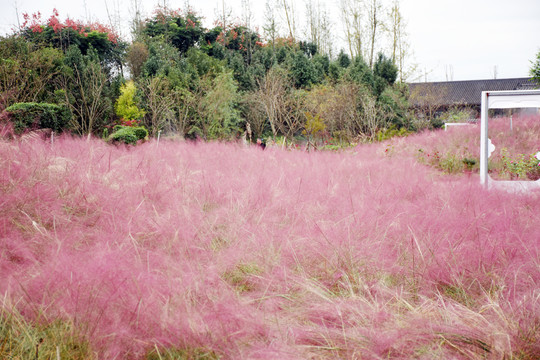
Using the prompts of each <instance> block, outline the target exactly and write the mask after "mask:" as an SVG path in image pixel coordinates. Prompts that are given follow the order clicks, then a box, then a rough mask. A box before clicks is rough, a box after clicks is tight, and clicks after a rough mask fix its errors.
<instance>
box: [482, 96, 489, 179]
mask: <svg viewBox="0 0 540 360" xmlns="http://www.w3.org/2000/svg"><path fill="white" fill-rule="evenodd" d="M488 110H489V105H488V93H487V91H483V92H482V103H481V108H480V114H481V115H480V184H482V185H484V186H486V187H487V179H488Z"/></svg>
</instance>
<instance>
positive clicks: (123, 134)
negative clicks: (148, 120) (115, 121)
mask: <svg viewBox="0 0 540 360" xmlns="http://www.w3.org/2000/svg"><path fill="white" fill-rule="evenodd" d="M113 130H114V133H113V134H112V135H111V137H110V139H111V140H112V141H121V142H123V143H125V144H136V143H137V141H138V140H143V139H145V138H146V137H147V136H148V130H146V128H145V127H144V126H137V127H131V126H122V125H116V126H114V128H113Z"/></svg>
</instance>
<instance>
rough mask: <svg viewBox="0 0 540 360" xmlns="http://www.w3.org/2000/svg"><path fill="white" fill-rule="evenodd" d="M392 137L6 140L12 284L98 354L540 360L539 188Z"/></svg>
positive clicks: (5, 265) (4, 242)
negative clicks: (492, 182)
mask: <svg viewBox="0 0 540 360" xmlns="http://www.w3.org/2000/svg"><path fill="white" fill-rule="evenodd" d="M418 136H419V137H418V138H417V139H416V140H414V141H420V142H421V141H424V142H425V143H426V144H428V145H429V144H430V142H431V141H434V140H433V138H432V136H433V135H432V134H424V135H418ZM405 141H409V140H405ZM410 141H413V140H410ZM387 146H388V145H387V144H381V145H370V146H364V147H358V148H356V149H354V151H350V152H343V153H327V152H316V153H304V152H288V151H281V150H278V149H274V148H268V149H267V150H265V151H262V150H260V149H259V148H256V147H252V148H245V147H240V146H237V145H234V144H221V143H207V144H206V143H177V142H167V141H162V142H160V143H159V146H158V144H156V143H155V142H148V143H145V144H143V145H140V146H137V147H132V148H126V147H115V146H109V145H106V144H105V143H103V142H101V141H99V140H91V141H85V140H79V139H73V138H70V137H62V138H60V139H58V140H56V141H55V143H54V145H51V144H50V143H47V142H42V141H32V142H27V143H21V142H16V141H13V142H0V249H1V250H0V279H1V281H0V291H1V292H2V294H4V296H5V297H6V298H9V299H11V301H10V302H11V303H13V304H16V306H17V308H18V310H19V311H20V312H22V313H23V314H24V316H26V317H27V318H28V319H30V320H36V321H53V320H55V319H61V320H65V321H70V322H73V323H74V326H75V329H76V330H77V332H78V334H79V335H80V336H82V337H84V338H85V339H88V340H89V341H90V343H91V345H92V347H93V349H94V351H95V352H96V353H97V354H98V357H99V358H107V359H124V358H143V357H144V356H145V354H147V353H148V352H149V351H151V350H152V349H155V348H156V347H157V348H158V349H173V348H177V349H194V348H202V349H208V350H210V351H213V352H214V353H215V354H217V355H219V356H222V357H223V358H231V359H232V358H235V359H237V358H245V359H247V358H249V359H252V358H259V359H275V358H283V359H287V358H290V359H297V358H368V359H382V358H388V357H398V358H410V357H417V358H426V359H430V358H434V357H438V358H484V357H494V358H498V357H511V356H516V357H517V356H521V357H523V358H534V357H535V355H537V354H538V353H540V348H539V346H538V344H539V343H540V338H539V331H538V325H539V323H540V303H539V295H540V293H539V290H538V289H540V286H539V285H540V272H539V265H540V263H539V237H538V229H539V228H540V215H539V214H540V202H539V201H538V200H539V199H538V194H530V195H523V196H521V195H520V196H516V195H509V194H506V193H501V192H488V191H485V190H484V189H483V188H481V187H480V186H479V184H478V179H477V178H476V177H475V176H470V177H466V176H465V177H456V176H445V175H442V174H440V173H437V172H434V171H433V170H432V169H430V168H428V167H426V166H423V165H421V164H419V163H418V162H417V161H416V160H415V159H414V157H413V156H409V155H407V154H405V153H396V154H394V156H388V153H387V152H385V149H386V147H387Z"/></svg>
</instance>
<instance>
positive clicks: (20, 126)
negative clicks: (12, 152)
mask: <svg viewBox="0 0 540 360" xmlns="http://www.w3.org/2000/svg"><path fill="white" fill-rule="evenodd" d="M5 111H6V113H7V115H8V119H9V120H11V121H12V122H13V127H14V130H15V133H16V134H21V133H23V132H24V131H25V130H27V129H29V130H36V129H52V130H53V131H55V132H62V131H63V130H64V129H65V128H66V127H67V126H68V124H69V121H70V119H71V114H70V112H69V110H68V109H67V108H66V107H65V106H60V105H56V104H48V103H33V102H30V103H15V104H13V105H11V106H9V107H8V108H7V109H6V110H5Z"/></svg>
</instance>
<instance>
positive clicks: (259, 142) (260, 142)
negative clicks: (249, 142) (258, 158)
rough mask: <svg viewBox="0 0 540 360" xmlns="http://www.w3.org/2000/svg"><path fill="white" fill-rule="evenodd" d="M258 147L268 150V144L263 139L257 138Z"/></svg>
mask: <svg viewBox="0 0 540 360" xmlns="http://www.w3.org/2000/svg"><path fill="white" fill-rule="evenodd" d="M257 145H259V146H260V147H261V149H263V150H264V149H266V142H265V141H264V140H263V139H261V138H257Z"/></svg>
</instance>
